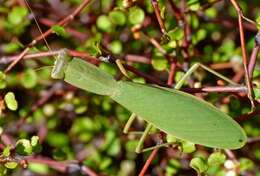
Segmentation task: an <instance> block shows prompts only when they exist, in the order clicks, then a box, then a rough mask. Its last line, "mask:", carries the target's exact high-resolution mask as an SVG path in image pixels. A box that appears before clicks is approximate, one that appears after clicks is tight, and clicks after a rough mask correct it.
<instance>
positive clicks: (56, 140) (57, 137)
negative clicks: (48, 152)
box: [46, 132, 69, 147]
mask: <svg viewBox="0 0 260 176" xmlns="http://www.w3.org/2000/svg"><path fill="white" fill-rule="evenodd" d="M46 140H47V142H48V143H49V144H50V145H51V146H54V147H64V146H66V145H68V144H69V138H68V136H67V135H65V134H63V133H58V132H49V133H48V135H47V138H46Z"/></svg>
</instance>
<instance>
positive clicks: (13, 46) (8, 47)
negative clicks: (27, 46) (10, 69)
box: [2, 42, 20, 53]
mask: <svg viewBox="0 0 260 176" xmlns="http://www.w3.org/2000/svg"><path fill="white" fill-rule="evenodd" d="M2 49H3V51H4V52H5V53H14V52H16V51H18V50H19V49H20V45H19V44H18V43H14V42H11V43H8V44H4V45H2Z"/></svg>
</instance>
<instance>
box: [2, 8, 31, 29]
mask: <svg viewBox="0 0 260 176" xmlns="http://www.w3.org/2000/svg"><path fill="white" fill-rule="evenodd" d="M27 14H28V10H27V8H26V7H14V8H13V9H12V11H11V12H10V13H9V14H8V17H7V20H8V21H9V22H10V23H12V24H14V25H18V24H20V23H21V22H22V21H23V19H24V17H25V16H27Z"/></svg>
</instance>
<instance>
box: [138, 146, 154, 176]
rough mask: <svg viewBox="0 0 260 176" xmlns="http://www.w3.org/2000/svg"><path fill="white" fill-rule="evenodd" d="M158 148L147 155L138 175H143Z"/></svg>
mask: <svg viewBox="0 0 260 176" xmlns="http://www.w3.org/2000/svg"><path fill="white" fill-rule="evenodd" d="M158 150H159V148H156V149H154V150H153V151H152V153H151V154H150V156H149V157H148V159H147V160H146V162H145V165H144V166H143V168H142V170H141V172H140V173H139V175H138V176H144V174H145V172H146V171H147V169H148V167H149V166H150V164H151V162H152V161H153V159H154V158H155V156H156V154H157V152H158Z"/></svg>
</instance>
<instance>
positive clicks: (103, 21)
mask: <svg viewBox="0 0 260 176" xmlns="http://www.w3.org/2000/svg"><path fill="white" fill-rule="evenodd" d="M112 26H113V25H112V22H111V21H110V19H109V18H108V17H107V16H105V15H101V16H99V17H98V19H97V27H98V28H99V29H101V30H102V31H104V32H111V31H112Z"/></svg>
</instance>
